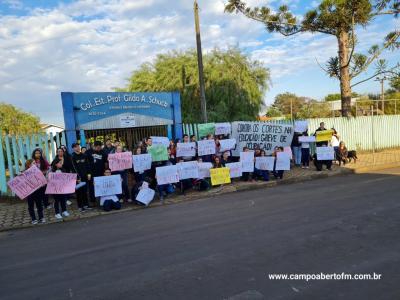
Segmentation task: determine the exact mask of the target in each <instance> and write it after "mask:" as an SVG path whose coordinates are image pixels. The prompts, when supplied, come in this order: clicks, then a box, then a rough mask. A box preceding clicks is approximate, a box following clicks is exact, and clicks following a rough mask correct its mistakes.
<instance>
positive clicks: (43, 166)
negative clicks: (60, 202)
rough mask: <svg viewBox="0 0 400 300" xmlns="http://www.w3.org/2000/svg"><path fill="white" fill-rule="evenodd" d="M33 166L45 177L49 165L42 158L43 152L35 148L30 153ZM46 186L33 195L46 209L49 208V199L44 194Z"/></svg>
mask: <svg viewBox="0 0 400 300" xmlns="http://www.w3.org/2000/svg"><path fill="white" fill-rule="evenodd" d="M32 160H33V165H35V166H36V167H37V168H38V169H39V170H40V171H42V173H43V175H45V176H46V174H47V172H48V171H49V169H50V164H49V163H48V161H47V160H46V159H45V158H44V156H43V150H42V149H40V148H36V149H35V150H33V153H32ZM45 191H46V186H44V187H41V188H40V189H38V190H37V191H36V192H35V193H37V197H40V199H41V201H42V202H43V206H44V207H45V208H47V209H50V208H51V205H50V203H49V197H48V196H47V195H46V194H45Z"/></svg>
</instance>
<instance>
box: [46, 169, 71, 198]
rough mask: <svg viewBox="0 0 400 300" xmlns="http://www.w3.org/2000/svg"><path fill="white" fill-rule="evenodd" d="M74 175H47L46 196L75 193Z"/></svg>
mask: <svg viewBox="0 0 400 300" xmlns="http://www.w3.org/2000/svg"><path fill="white" fill-rule="evenodd" d="M76 178H77V175H76V174H72V173H53V172H52V173H49V176H48V179H47V186H46V194H49V195H66V194H73V193H75V188H76Z"/></svg>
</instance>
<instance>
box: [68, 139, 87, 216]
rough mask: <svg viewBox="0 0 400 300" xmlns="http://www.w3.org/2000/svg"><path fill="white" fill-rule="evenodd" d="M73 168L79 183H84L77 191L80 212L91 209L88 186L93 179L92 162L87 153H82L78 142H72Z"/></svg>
mask: <svg viewBox="0 0 400 300" xmlns="http://www.w3.org/2000/svg"><path fill="white" fill-rule="evenodd" d="M72 148H73V149H74V152H73V153H72V170H73V172H75V173H77V174H78V184H79V183H84V185H82V186H81V187H79V188H78V189H77V191H76V198H77V202H78V207H79V211H80V212H84V211H85V210H86V209H90V207H89V203H88V199H87V186H88V182H89V181H90V180H91V173H90V163H89V160H88V158H87V156H86V155H85V154H82V153H81V146H80V145H79V144H78V143H74V144H72Z"/></svg>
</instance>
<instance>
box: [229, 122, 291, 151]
mask: <svg viewBox="0 0 400 300" xmlns="http://www.w3.org/2000/svg"><path fill="white" fill-rule="evenodd" d="M293 134H294V129H293V125H288V124H278V123H272V122H234V123H232V138H235V139H236V142H237V147H236V149H235V151H233V155H234V156H239V155H240V152H241V151H243V147H247V148H249V149H250V150H254V149H255V148H257V147H259V148H260V149H261V150H264V151H265V153H266V154H267V155H270V154H272V153H273V152H274V148H275V147H276V146H279V147H285V146H290V145H291V143H292V140H293Z"/></svg>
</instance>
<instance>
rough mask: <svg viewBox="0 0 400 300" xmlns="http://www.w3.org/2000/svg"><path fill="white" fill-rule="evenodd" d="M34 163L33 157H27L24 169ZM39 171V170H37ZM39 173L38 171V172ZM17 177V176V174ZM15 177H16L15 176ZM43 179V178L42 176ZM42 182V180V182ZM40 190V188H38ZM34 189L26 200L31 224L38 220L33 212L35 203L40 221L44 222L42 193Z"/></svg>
mask: <svg viewBox="0 0 400 300" xmlns="http://www.w3.org/2000/svg"><path fill="white" fill-rule="evenodd" d="M33 165H34V160H33V159H28V160H27V161H26V163H25V170H28V169H29V168H31V167H32V166H33ZM37 172H38V173H39V171H37ZM39 174H40V173H39ZM17 177H18V176H17ZM17 177H16V178H17ZM43 180H44V181H45V178H43ZM43 184H44V182H43ZM39 190H40V189H39ZM39 190H36V191H35V192H33V193H31V194H30V195H28V196H27V198H26V199H27V202H28V212H29V215H30V217H31V220H32V222H31V223H32V224H37V223H38V221H37V219H36V214H35V205H36V210H37V214H38V218H39V222H40V223H45V222H46V220H45V218H44V216H43V198H42V196H43V194H42V193H41V192H40V191H39Z"/></svg>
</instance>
